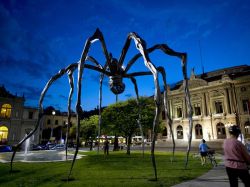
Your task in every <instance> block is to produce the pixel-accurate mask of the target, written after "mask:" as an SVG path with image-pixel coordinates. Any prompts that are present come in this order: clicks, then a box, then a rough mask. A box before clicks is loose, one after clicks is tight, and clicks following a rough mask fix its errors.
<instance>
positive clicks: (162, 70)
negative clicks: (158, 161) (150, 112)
mask: <svg viewBox="0 0 250 187" xmlns="http://www.w3.org/2000/svg"><path fill="white" fill-rule="evenodd" d="M157 69H158V71H159V72H160V73H161V75H162V79H163V84H164V109H165V116H166V119H167V123H168V126H169V129H170V133H171V136H172V142H173V151H172V153H173V155H172V159H171V161H173V160H174V154H175V141H174V133H173V128H172V126H173V120H172V119H171V117H170V111H169V105H168V96H167V90H168V88H167V81H166V72H165V69H164V68H163V67H158V68H157Z"/></svg>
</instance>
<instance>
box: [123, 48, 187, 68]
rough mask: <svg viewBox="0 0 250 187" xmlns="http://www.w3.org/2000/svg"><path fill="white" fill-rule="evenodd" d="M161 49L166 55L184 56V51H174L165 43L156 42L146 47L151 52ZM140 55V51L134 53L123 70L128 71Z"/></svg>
mask: <svg viewBox="0 0 250 187" xmlns="http://www.w3.org/2000/svg"><path fill="white" fill-rule="evenodd" d="M157 49H158V50H161V51H163V52H164V53H165V54H167V55H170V56H176V57H179V58H181V59H183V58H186V56H187V55H186V53H180V52H176V51H174V50H173V49H171V48H170V47H168V45H166V44H157V45H154V46H153V47H151V48H148V49H147V52H148V53H152V52H154V51H155V50H157ZM141 56H142V55H141V53H138V54H136V55H135V56H134V57H133V58H132V59H131V60H130V61H129V62H128V64H127V67H126V69H125V72H128V70H129V69H130V68H131V66H132V65H133V64H134V63H135V62H136V61H137V60H138V58H140V57H141Z"/></svg>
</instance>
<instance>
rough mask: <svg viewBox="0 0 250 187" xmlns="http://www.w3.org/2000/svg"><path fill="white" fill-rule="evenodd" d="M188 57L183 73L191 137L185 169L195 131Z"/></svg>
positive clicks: (184, 59) (183, 60)
mask: <svg viewBox="0 0 250 187" xmlns="http://www.w3.org/2000/svg"><path fill="white" fill-rule="evenodd" d="M186 60H187V59H186V56H183V58H182V72H183V76H184V80H183V85H184V91H185V100H186V103H187V107H188V118H189V137H188V148H187V154H186V162H185V168H187V165H188V158H189V153H190V149H191V143H192V130H193V118H192V116H193V108H192V104H191V99H190V92H189V88H188V78H187V66H186V65H187V63H186Z"/></svg>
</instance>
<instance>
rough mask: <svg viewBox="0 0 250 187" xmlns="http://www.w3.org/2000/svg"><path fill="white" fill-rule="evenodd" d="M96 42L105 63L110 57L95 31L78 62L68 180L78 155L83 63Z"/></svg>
mask: <svg viewBox="0 0 250 187" xmlns="http://www.w3.org/2000/svg"><path fill="white" fill-rule="evenodd" d="M97 40H99V41H100V42H101V45H102V49H103V53H104V55H105V57H106V60H107V63H109V62H110V56H109V54H108V50H107V48H106V44H105V41H104V38H103V35H102V33H101V31H100V30H99V29H96V31H95V33H94V34H93V35H92V36H91V37H89V38H88V39H87V40H86V42H85V45H84V48H83V51H82V55H81V58H80V62H79V64H78V79H77V101H76V114H77V128H76V144H77V145H76V150H75V154H74V158H73V161H72V164H71V168H70V171H69V174H68V179H69V178H70V175H71V172H72V169H73V166H74V163H75V160H76V157H77V154H78V150H79V144H80V138H79V132H80V120H81V116H82V113H83V110H82V107H81V92H82V83H81V82H82V77H83V70H84V66H85V62H86V59H87V55H88V52H89V49H90V47H91V44H92V43H94V42H95V41H97ZM86 67H87V66H86Z"/></svg>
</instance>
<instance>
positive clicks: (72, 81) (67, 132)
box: [65, 69, 74, 160]
mask: <svg viewBox="0 0 250 187" xmlns="http://www.w3.org/2000/svg"><path fill="white" fill-rule="evenodd" d="M68 79H69V85H70V92H69V98H68V119H67V121H68V122H67V131H66V141H65V146H66V147H65V151H66V160H67V159H68V136H69V129H70V125H71V101H72V95H73V92H74V79H73V70H71V69H70V70H68Z"/></svg>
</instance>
